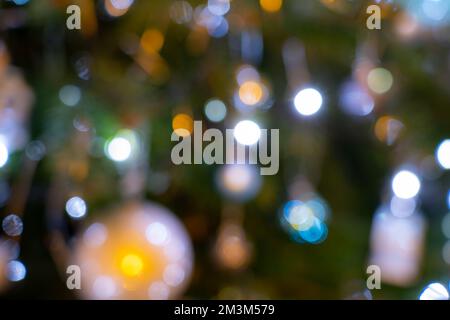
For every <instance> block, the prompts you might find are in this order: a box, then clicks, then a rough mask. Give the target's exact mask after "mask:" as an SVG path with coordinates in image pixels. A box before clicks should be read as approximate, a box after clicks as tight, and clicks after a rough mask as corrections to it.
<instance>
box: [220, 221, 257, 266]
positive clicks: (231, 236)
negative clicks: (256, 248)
mask: <svg viewBox="0 0 450 320" xmlns="http://www.w3.org/2000/svg"><path fill="white" fill-rule="evenodd" d="M251 254H252V246H251V243H250V242H249V241H248V240H247V237H246V235H245V232H244V230H243V229H242V227H241V226H240V225H239V224H237V223H234V222H226V223H224V225H222V227H221V229H220V231H219V237H218V239H217V242H216V245H215V256H216V259H217V262H218V263H219V264H220V265H221V266H222V267H224V268H228V269H233V270H239V269H242V268H244V267H245V266H246V265H248V263H249V262H250V259H251Z"/></svg>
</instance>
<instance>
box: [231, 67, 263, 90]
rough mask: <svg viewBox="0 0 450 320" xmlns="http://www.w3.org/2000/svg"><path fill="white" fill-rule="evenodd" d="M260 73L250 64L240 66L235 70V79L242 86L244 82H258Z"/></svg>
mask: <svg viewBox="0 0 450 320" xmlns="http://www.w3.org/2000/svg"><path fill="white" fill-rule="evenodd" d="M259 80H260V75H259V72H258V70H256V69H255V68H254V67H252V66H250V65H243V66H241V67H240V68H239V69H238V70H237V72H236V81H237V83H238V84H239V85H240V86H242V85H243V84H244V83H245V82H248V81H249V82H250V81H253V82H259Z"/></svg>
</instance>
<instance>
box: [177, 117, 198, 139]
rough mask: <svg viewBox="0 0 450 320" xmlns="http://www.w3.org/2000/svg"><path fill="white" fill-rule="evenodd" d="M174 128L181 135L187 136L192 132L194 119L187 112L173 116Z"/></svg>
mask: <svg viewBox="0 0 450 320" xmlns="http://www.w3.org/2000/svg"><path fill="white" fill-rule="evenodd" d="M172 128H173V131H174V132H175V133H176V134H177V135H179V136H180V137H187V136H189V135H190V134H191V133H192V130H193V128H194V121H193V120H192V118H191V117H190V116H188V115H187V114H184V113H180V114H177V115H176V116H175V117H174V118H173V120H172Z"/></svg>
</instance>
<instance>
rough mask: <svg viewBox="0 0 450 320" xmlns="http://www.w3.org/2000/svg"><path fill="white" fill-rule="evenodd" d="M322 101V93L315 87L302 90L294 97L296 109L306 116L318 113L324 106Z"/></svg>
mask: <svg viewBox="0 0 450 320" xmlns="http://www.w3.org/2000/svg"><path fill="white" fill-rule="evenodd" d="M322 102H323V99H322V95H321V94H320V92H319V91H317V90H316V89H313V88H307V89H303V90H300V91H299V92H298V93H297V94H296V95H295V98H294V106H295V109H297V111H298V112H299V113H300V114H301V115H304V116H311V115H313V114H315V113H317V112H318V111H319V110H320V108H321V107H322Z"/></svg>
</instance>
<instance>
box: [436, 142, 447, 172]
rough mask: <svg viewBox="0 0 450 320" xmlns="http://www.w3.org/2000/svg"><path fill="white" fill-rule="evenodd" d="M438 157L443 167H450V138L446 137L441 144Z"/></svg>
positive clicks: (437, 151)
mask: <svg viewBox="0 0 450 320" xmlns="http://www.w3.org/2000/svg"><path fill="white" fill-rule="evenodd" d="M436 159H437V161H438V163H439V164H440V165H441V167H442V168H444V169H450V139H445V140H444V141H442V142H441V143H440V144H439V146H438V147H437V149H436Z"/></svg>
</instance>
